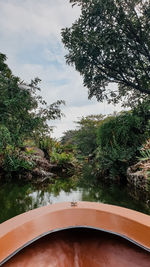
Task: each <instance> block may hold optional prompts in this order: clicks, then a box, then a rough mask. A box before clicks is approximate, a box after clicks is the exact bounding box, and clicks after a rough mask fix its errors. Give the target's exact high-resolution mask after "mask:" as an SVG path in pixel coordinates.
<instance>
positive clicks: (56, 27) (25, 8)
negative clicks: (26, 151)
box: [0, 0, 120, 138]
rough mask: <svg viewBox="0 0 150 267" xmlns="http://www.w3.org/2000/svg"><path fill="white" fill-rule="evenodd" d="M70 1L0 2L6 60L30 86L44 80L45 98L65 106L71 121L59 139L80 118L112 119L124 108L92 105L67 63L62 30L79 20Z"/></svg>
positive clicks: (62, 125)
mask: <svg viewBox="0 0 150 267" xmlns="http://www.w3.org/2000/svg"><path fill="white" fill-rule="evenodd" d="M79 14H80V10H79V8H78V7H76V6H75V7H74V8H72V6H71V4H70V3H69V0H0V44H1V48H0V52H1V53H4V54H6V56H7V58H8V61H7V63H8V65H9V67H10V68H11V69H12V71H13V73H14V74H15V75H17V76H19V77H21V79H23V80H24V81H26V82H29V81H30V80H31V79H33V78H35V77H39V78H40V79H41V80H42V82H41V85H40V87H41V90H42V91H41V94H42V96H43V97H44V98H45V100H46V101H47V102H48V103H49V104H50V103H52V102H55V101H56V100H58V99H62V100H65V102H66V106H65V107H64V108H63V109H62V111H63V112H64V114H65V118H62V120H61V121H60V120H58V121H55V122H54V123H50V124H51V125H55V126H56V128H55V129H54V133H53V136H55V137H56V138H58V137H60V136H61V135H62V133H63V132H64V131H66V130H69V129H73V128H75V123H74V121H76V120H77V119H78V118H79V117H82V116H86V115H90V114H100V113H102V114H109V113H112V112H114V111H116V110H119V109H120V108H119V107H114V106H112V105H107V104H106V103H98V102H97V101H96V99H92V100H88V93H87V89H86V88H84V87H83V85H82V77H81V76H80V75H79V73H78V72H76V71H75V69H74V68H73V67H71V66H67V65H66V63H65V59H64V55H65V54H66V53H67V51H65V50H64V48H63V44H62V43H61V35H60V32H61V29H62V28H64V27H68V26H71V24H72V22H74V20H75V19H76V18H78V17H79Z"/></svg>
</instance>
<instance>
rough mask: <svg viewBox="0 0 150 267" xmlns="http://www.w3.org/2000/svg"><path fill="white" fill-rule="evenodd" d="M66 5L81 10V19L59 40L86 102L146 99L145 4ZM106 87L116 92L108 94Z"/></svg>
mask: <svg viewBox="0 0 150 267" xmlns="http://www.w3.org/2000/svg"><path fill="white" fill-rule="evenodd" d="M70 2H71V3H72V4H73V5H79V6H80V7H81V15H80V17H79V19H78V20H76V21H75V23H73V25H72V27H70V28H65V29H62V41H63V43H64V45H65V47H66V48H67V49H68V51H69V53H68V54H67V55H66V61H67V63H68V64H71V65H74V66H75V68H76V70H77V71H79V72H80V74H81V75H82V76H83V82H84V86H86V87H87V88H88V89H89V98H91V97H93V96H96V98H97V100H98V101H103V100H104V99H106V100H107V101H108V102H109V103H110V102H113V103H117V102H119V101H121V100H123V101H124V104H128V105H131V104H134V103H136V102H138V101H139V100H142V99H146V98H148V99H149V100H150V0H70ZM109 83H111V84H112V83H117V84H118V90H115V89H113V87H112V88H111V89H110V90H108V87H107V85H108V84H109Z"/></svg>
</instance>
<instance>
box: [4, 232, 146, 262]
mask: <svg viewBox="0 0 150 267" xmlns="http://www.w3.org/2000/svg"><path fill="white" fill-rule="evenodd" d="M26 266H28V267H100V266H101V267H106V266H107V267H109V266H110V267H149V266H150V254H148V252H146V251H143V250H142V249H141V248H139V247H137V246H135V245H133V244H132V243H129V241H127V240H124V239H122V238H120V237H117V236H114V235H111V234H108V233H102V232H100V231H96V230H89V229H71V230H65V231H61V232H57V233H53V234H50V235H48V236H46V237H44V238H41V239H40V240H38V241H36V242H35V243H33V244H32V245H30V246H29V247H26V248H25V249H23V250H22V251H21V252H20V253H19V254H17V255H16V256H15V257H14V258H13V259H11V260H10V261H9V262H8V263H6V264H5V267H26Z"/></svg>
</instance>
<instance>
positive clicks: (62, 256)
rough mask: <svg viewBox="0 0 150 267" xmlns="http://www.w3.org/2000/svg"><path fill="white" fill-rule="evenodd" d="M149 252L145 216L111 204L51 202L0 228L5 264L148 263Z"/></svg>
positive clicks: (149, 221) (149, 236) (149, 219)
mask: <svg viewBox="0 0 150 267" xmlns="http://www.w3.org/2000/svg"><path fill="white" fill-rule="evenodd" d="M98 230H99V231H98ZM149 252H150V217H149V216H147V215H144V214H142V213H139V212H135V211H132V210H129V209H125V208H121V207H116V206H111V205H105V204H98V203H92V202H78V203H77V204H74V203H72V204H71V203H60V204H53V205H49V206H46V207H42V208H39V209H35V210H32V211H29V212H27V213H24V214H22V215H19V216H17V217H15V218H12V219H10V220H8V221H6V222H4V223H3V224H1V226H0V263H1V265H2V264H4V263H5V266H19V267H20V266H33V267H34V266H60V267H61V266H62V267H65V266H68V267H70V266H79V267H80V266H81V267H83V266H85V267H88V266H89V267H97V266H114V267H116V266H145V267H146V266H148V267H149V266H150V253H149Z"/></svg>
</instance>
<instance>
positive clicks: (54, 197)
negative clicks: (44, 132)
mask: <svg viewBox="0 0 150 267" xmlns="http://www.w3.org/2000/svg"><path fill="white" fill-rule="evenodd" d="M63 201H95V202H101V203H108V204H113V205H118V206H123V207H127V208H130V209H134V210H138V211H141V212H143V213H147V214H150V206H148V204H145V203H143V202H142V201H135V200H133V199H131V197H130V196H129V194H128V192H127V189H125V188H121V187H119V186H117V185H113V186H108V185H107V186H106V185H102V184H99V185H98V186H88V187H87V186H85V185H80V186H77V185H76V183H75V182H74V181H72V180H68V179H66V180H64V179H58V180H57V181H56V182H55V184H50V185H47V186H45V187H41V186H38V187H35V186H32V185H30V184H27V185H18V184H11V183H9V184H7V185H1V187H0V210H1V212H0V223H2V222H4V221H5V220H8V219H10V218H12V217H14V216H16V215H18V214H21V213H23V212H25V211H28V210H31V209H34V208H37V207H41V206H45V205H49V204H52V203H57V202H63Z"/></svg>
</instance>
